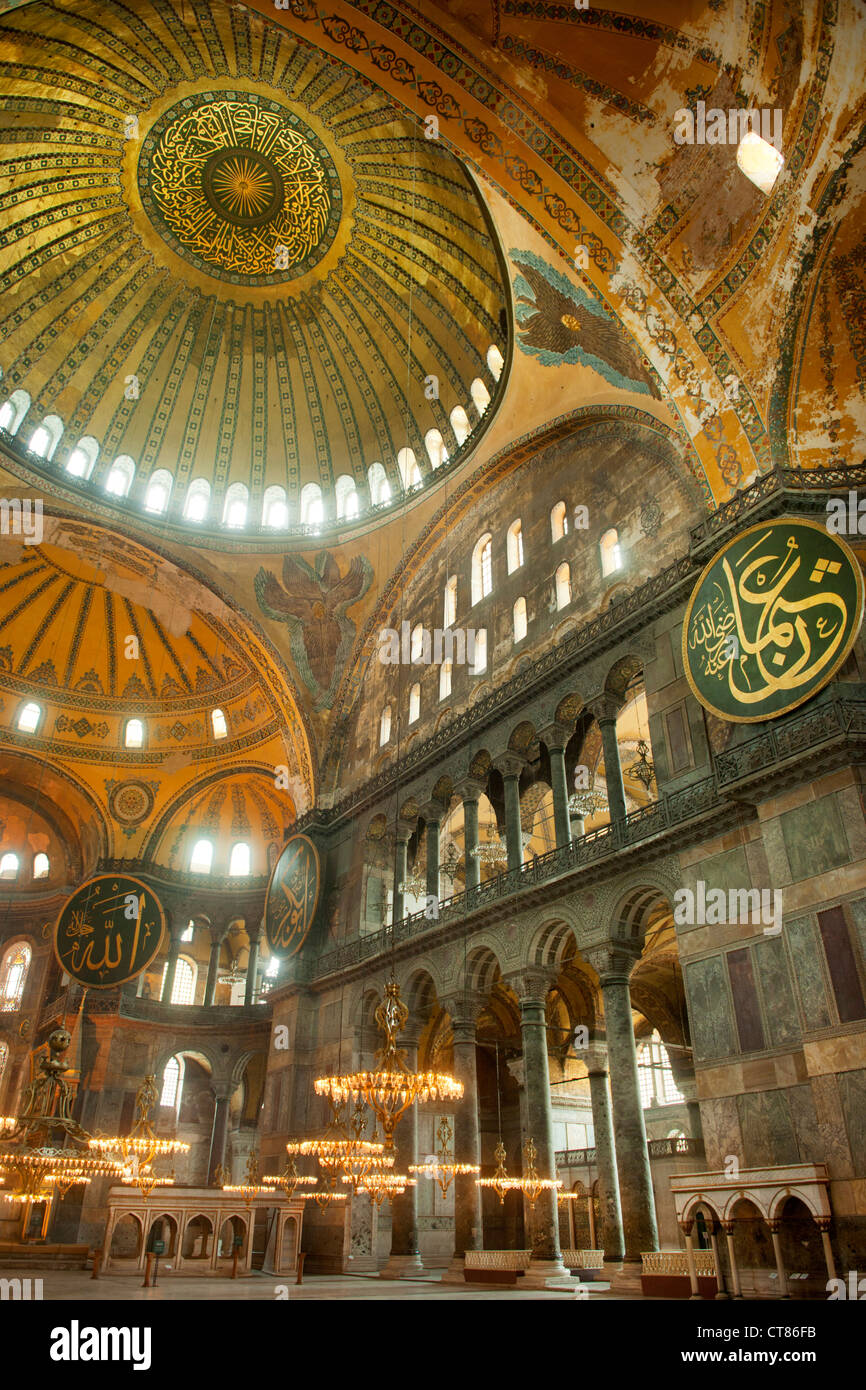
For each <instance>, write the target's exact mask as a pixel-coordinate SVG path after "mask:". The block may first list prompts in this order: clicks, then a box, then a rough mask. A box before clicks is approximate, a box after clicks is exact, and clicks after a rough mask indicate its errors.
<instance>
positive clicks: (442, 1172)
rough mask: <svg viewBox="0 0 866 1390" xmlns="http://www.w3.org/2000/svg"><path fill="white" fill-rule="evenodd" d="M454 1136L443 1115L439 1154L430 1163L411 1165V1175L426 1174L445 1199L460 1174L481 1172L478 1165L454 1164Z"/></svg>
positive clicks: (439, 1135) (437, 1132)
mask: <svg viewBox="0 0 866 1390" xmlns="http://www.w3.org/2000/svg"><path fill="white" fill-rule="evenodd" d="M453 1134H454V1131H453V1130H452V1128H451V1126H450V1124H449V1123H448V1121H447V1119H446V1118H445V1116H444V1115H443V1117H442V1119H441V1120H440V1121H439V1126H438V1128H437V1130H436V1138H437V1139H438V1140H439V1152H438V1154H437V1155H436V1156H435V1158H433V1159H431V1160H430V1162H429V1163H410V1164H409V1172H410V1173H424V1174H425V1175H426V1176H427V1177H430V1178H433V1179H434V1181H436V1182H438V1184H439V1188H440V1191H441V1193H442V1196H443V1197H444V1196H445V1194H446V1192H447V1191H448V1188H449V1187H450V1186H451V1183H452V1182H453V1181H454V1179H455V1177H457V1175H458V1174H462V1173H480V1172H481V1169H480V1168H479V1166H478V1164H477V1163H455V1162H454V1155H453V1154H452V1152H451V1139H452V1137H453Z"/></svg>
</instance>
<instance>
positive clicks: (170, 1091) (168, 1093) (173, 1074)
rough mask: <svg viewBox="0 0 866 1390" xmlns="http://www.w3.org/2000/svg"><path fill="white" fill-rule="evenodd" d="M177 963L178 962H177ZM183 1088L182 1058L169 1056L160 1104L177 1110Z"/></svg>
mask: <svg viewBox="0 0 866 1390" xmlns="http://www.w3.org/2000/svg"><path fill="white" fill-rule="evenodd" d="M178 963H179V962H178ZM182 1089H183V1058H181V1057H169V1059H168V1061H167V1062H166V1064H165V1069H164V1071H163V1073H162V1091H161V1092H160V1097H159V1103H160V1105H170V1106H172V1108H173V1109H175V1110H177V1109H178V1108H179V1106H180V1093H181V1090H182Z"/></svg>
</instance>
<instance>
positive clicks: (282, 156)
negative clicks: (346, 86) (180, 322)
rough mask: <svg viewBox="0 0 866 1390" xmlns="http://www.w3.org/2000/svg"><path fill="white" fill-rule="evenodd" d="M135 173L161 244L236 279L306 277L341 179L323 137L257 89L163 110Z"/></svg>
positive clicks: (322, 246) (329, 226)
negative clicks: (163, 242)
mask: <svg viewBox="0 0 866 1390" xmlns="http://www.w3.org/2000/svg"><path fill="white" fill-rule="evenodd" d="M137 179H138V190H139V194H140V196H141V202H142V206H143V208H144V210H145V212H146V213H147V215H148V217H149V218H150V220H151V222H152V223H153V225H154V226H155V227H156V229H157V231H158V232H159V234H160V236H161V237H162V238H163V240H164V241H165V242H166V244H167V245H168V246H170V247H171V249H172V250H173V251H174V252H175V253H176V254H177V255H179V256H182V257H183V259H184V260H186V261H187V262H188V263H189V264H190V265H194V266H195V267H196V269H198V270H200V271H204V272H205V273H206V274H208V275H212V276H214V277H215V278H217V279H219V280H225V281H227V282H228V283H230V284H234V285H269V284H282V283H283V282H285V281H287V280H292V279H294V278H296V277H297V276H299V275H303V274H306V272H307V271H309V270H311V269H312V268H313V267H314V266H315V265H316V264H318V262H319V261H320V260H321V259H322V257H323V256H324V255H325V253H326V252H327V250H328V248H329V247H330V245H331V243H332V242H333V240H334V236H335V235H336V231H337V228H338V226H339V223H340V216H341V212H342V195H341V188H340V179H339V175H338V174H337V169H336V166H335V164H334V161H333V160H332V158H331V156H330V154H329V153H328V151H327V149H326V148H325V145H324V143H323V142H322V140H321V139H320V138H319V136H318V135H316V133H315V132H314V131H313V130H311V129H310V127H309V125H307V124H306V123H305V122H304V121H303V120H302V119H301V118H300V116H298V115H297V114H296V113H295V112H294V111H291V110H289V108H288V107H286V106H283V105H282V104H281V103H280V102H277V101H272V100H270V99H269V98H267V97H264V96H262V95H260V94H259V93H257V92H230V91H225V92H224V91H218V92H204V93H200V94H198V95H196V96H189V97H184V98H183V99H182V100H180V101H178V102H176V103H175V104H174V105H173V106H170V107H169V108H168V110H167V111H165V112H163V114H162V116H161V117H160V118H159V120H158V121H156V123H155V124H154V125H153V126H152V127H151V129H150V130H149V131H148V132H147V135H146V136H145V138H144V140H143V142H142V147H141V153H140V155H139V160H138V173H137Z"/></svg>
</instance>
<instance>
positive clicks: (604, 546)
mask: <svg viewBox="0 0 866 1390" xmlns="http://www.w3.org/2000/svg"><path fill="white" fill-rule="evenodd" d="M598 547H599V550H600V551H601V572H602V575H603V576H605V577H607V575H609V574H616V572H617V570H621V569H622V551H621V550H620V548H619V532H618V531H617V529H616V527H615V526H612V527H611V528H610V530H609V531H605V533H604V535H603V536H602V538H601V540H600V541H599V543H598Z"/></svg>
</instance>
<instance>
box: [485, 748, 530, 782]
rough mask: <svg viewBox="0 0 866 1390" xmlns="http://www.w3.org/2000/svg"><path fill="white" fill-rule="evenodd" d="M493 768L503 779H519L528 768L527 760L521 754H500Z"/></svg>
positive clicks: (495, 759)
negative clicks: (525, 768)
mask: <svg viewBox="0 0 866 1390" xmlns="http://www.w3.org/2000/svg"><path fill="white" fill-rule="evenodd" d="M493 766H494V767H495V768H496V770H497V772H501V773H502V776H503V777H519V776H520V774H521V772H522V771H523V769H524V767H525V766H526V759H525V758H524V757H522V756H521V754H520V753H511V752H509V753H500V754H499V755H498V756H497V757H495V758H494V759H493Z"/></svg>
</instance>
